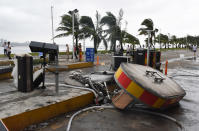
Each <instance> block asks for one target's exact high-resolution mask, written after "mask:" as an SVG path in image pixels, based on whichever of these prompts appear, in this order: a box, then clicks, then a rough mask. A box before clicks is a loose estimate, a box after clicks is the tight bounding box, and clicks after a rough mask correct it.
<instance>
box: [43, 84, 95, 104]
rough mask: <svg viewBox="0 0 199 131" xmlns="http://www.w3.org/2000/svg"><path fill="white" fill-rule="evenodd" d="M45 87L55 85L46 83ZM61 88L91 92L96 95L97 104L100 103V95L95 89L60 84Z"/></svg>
mask: <svg viewBox="0 0 199 131" xmlns="http://www.w3.org/2000/svg"><path fill="white" fill-rule="evenodd" d="M45 85H46V86H54V85H55V83H46V84H45ZM59 86H60V87H67V88H74V89H81V90H87V91H91V92H92V93H93V94H94V95H95V99H96V103H98V95H97V93H96V92H95V91H94V90H93V89H90V88H86V87H83V86H73V85H67V84H59Z"/></svg>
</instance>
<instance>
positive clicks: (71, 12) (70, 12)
mask: <svg viewBox="0 0 199 131" xmlns="http://www.w3.org/2000/svg"><path fill="white" fill-rule="evenodd" d="M77 12H78V10H77V9H74V10H73V11H69V12H68V13H69V14H71V15H72V33H73V48H72V49H73V60H75V57H74V56H75V52H74V45H75V43H74V23H75V21H74V19H75V18H74V15H75V13H77Z"/></svg>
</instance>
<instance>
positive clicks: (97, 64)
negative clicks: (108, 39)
mask: <svg viewBox="0 0 199 131" xmlns="http://www.w3.org/2000/svg"><path fill="white" fill-rule="evenodd" d="M96 65H99V56H97V63H96Z"/></svg>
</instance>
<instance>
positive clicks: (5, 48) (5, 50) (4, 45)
mask: <svg viewBox="0 0 199 131" xmlns="http://www.w3.org/2000/svg"><path fill="white" fill-rule="evenodd" d="M3 48H4V50H3V51H4V56H7V43H6V42H4V44H3Z"/></svg>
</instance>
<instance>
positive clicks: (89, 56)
mask: <svg viewBox="0 0 199 131" xmlns="http://www.w3.org/2000/svg"><path fill="white" fill-rule="evenodd" d="M94 60H95V50H94V48H86V62H94Z"/></svg>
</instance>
